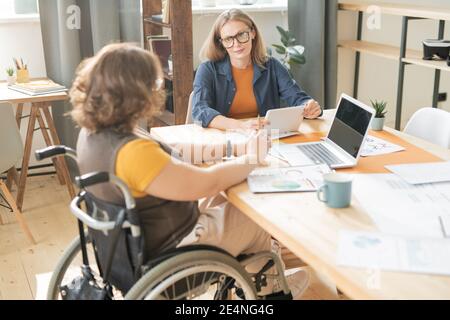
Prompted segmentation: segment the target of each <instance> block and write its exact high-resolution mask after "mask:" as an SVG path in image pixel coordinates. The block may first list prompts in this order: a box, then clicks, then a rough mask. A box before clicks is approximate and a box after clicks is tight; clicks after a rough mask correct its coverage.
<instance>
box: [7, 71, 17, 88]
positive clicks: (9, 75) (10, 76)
mask: <svg viewBox="0 0 450 320" xmlns="http://www.w3.org/2000/svg"><path fill="white" fill-rule="evenodd" d="M6 82H7V83H8V86H11V85H13V84H14V83H16V78H15V77H14V69H13V68H7V69H6Z"/></svg>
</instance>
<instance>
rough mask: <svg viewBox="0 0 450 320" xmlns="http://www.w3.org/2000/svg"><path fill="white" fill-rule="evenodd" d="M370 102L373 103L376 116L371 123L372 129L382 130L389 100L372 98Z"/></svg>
mask: <svg viewBox="0 0 450 320" xmlns="http://www.w3.org/2000/svg"><path fill="white" fill-rule="evenodd" d="M370 102H371V103H372V107H373V108H374V109H375V116H374V118H373V120H372V124H371V127H372V130H375V131H382V130H383V127H384V119H385V115H386V113H387V110H386V106H387V102H386V101H377V100H375V101H372V100H370Z"/></svg>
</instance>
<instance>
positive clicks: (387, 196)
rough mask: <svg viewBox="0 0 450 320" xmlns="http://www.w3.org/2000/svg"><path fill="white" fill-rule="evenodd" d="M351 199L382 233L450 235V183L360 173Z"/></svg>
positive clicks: (419, 235)
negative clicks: (407, 179) (407, 180)
mask: <svg viewBox="0 0 450 320" xmlns="http://www.w3.org/2000/svg"><path fill="white" fill-rule="evenodd" d="M353 190H354V195H355V198H356V199H357V200H358V201H359V203H360V204H361V206H362V207H363V208H364V210H365V211H366V213H367V214H368V215H369V216H370V217H371V218H372V220H373V221H374V223H375V224H376V226H377V227H378V228H379V230H380V231H382V232H383V233H389V234H396V235H404V236H416V237H437V238H444V237H446V236H448V235H449V234H450V230H446V229H447V228H448V227H447V226H446V224H445V222H446V221H449V219H450V196H449V195H450V183H429V184H420V185H412V184H409V183H407V182H405V181H404V180H403V179H402V178H400V177H398V176H396V175H394V174H361V175H355V178H354V180H353Z"/></svg>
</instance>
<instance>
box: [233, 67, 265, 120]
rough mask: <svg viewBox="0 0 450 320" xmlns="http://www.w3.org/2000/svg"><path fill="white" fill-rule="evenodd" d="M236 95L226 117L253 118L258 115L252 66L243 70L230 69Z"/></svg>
mask: <svg viewBox="0 0 450 320" xmlns="http://www.w3.org/2000/svg"><path fill="white" fill-rule="evenodd" d="M231 69H232V73H233V79H234V83H235V84H236V94H235V96H234V99H233V103H232V104H231V108H230V112H229V113H228V117H230V118H233V119H245V118H254V117H256V116H257V115H258V104H257V103H256V98H255V93H254V92H253V64H250V66H248V67H247V68H245V69H237V68H235V67H233V66H232V67H231Z"/></svg>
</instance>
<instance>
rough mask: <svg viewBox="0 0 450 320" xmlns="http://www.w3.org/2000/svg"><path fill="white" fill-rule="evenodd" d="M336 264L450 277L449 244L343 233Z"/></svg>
mask: <svg viewBox="0 0 450 320" xmlns="http://www.w3.org/2000/svg"><path fill="white" fill-rule="evenodd" d="M337 263H338V264H339V265H343V266H349V267H356V268H369V269H380V270H387V271H400V272H415V273H426V274H438V275H450V240H449V239H433V238H427V239H424V238H409V237H400V236H392V235H386V234H379V233H369V232H353V231H342V232H341V233H340V234H339V246H338V257H337Z"/></svg>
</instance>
